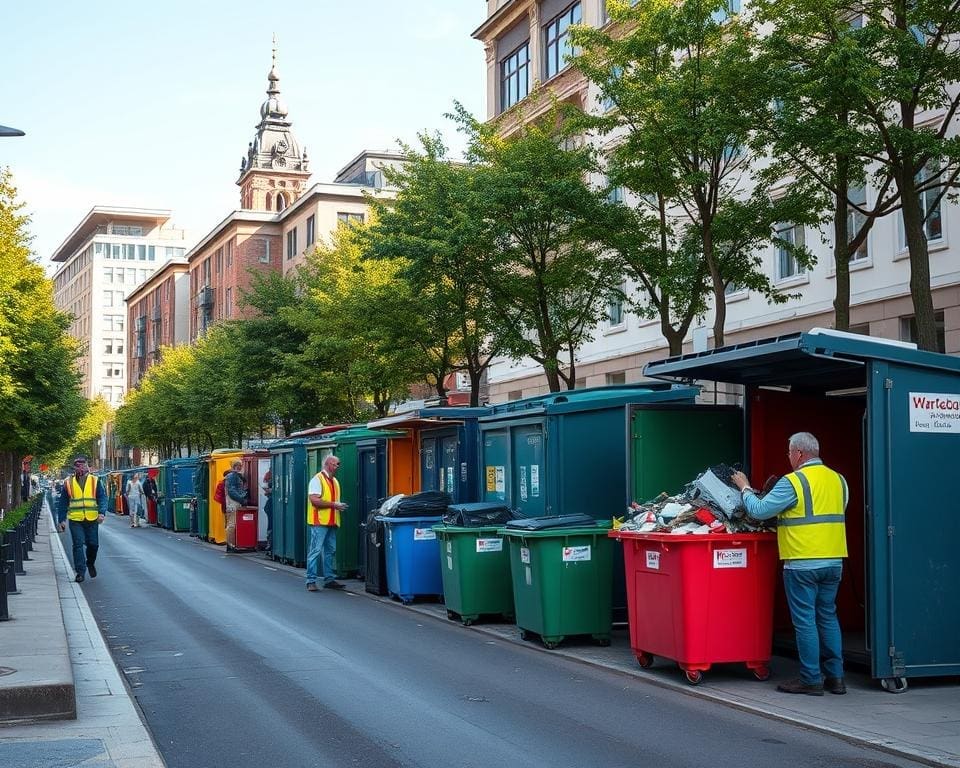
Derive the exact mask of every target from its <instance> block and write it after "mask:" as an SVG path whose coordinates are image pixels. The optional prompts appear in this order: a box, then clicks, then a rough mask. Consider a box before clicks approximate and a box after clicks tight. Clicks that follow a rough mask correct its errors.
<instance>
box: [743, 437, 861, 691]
mask: <svg viewBox="0 0 960 768" xmlns="http://www.w3.org/2000/svg"><path fill="white" fill-rule="evenodd" d="M787 457H788V459H789V461H790V466H791V468H792V469H793V472H791V473H789V474H787V475H784V476H783V477H782V478H780V480H778V481H777V483H776V485H774V486H773V488H772V489H771V490H770V492H769V493H767V494H765V495H764V496H763V498H760V497H759V496H758V495H757V493H756V491H754V490H753V488H751V487H750V481H749V480H747V477H746V475H744V474H743V473H742V472H736V473H734V475H733V477H732V480H733V482H734V484H735V485H736V486H737V487H738V488H739V489H740V490H741V492H742V494H743V504H744V507H745V508H746V510H747V514H748V515H749V516H750V517H752V518H755V519H757V520H766V519H769V518H771V517H777V518H778V521H777V546H778V547H779V550H780V559H781V560H783V561H784V565H783V586H784V590H785V591H786V595H787V604H788V606H789V607H790V616H791V618H792V619H793V627H794V631H795V632H796V636H797V654H798V655H799V657H800V677H799V678H798V679H796V680H790V681H788V682H785V683H780V684H779V685H778V686H777V690H778V691H783V692H784V693H802V694H807V695H809V696H823V692H824V689H826V690H828V691H830V693H837V694H844V693H846V692H847V686H846V684H845V683H844V680H843V647H842V643H841V636H840V622H839V620H838V619H837V605H836V603H837V590H838V588H839V586H840V577H841V575H842V573H843V558H845V557H846V556H847V537H846V528H845V514H844V513H845V511H846V508H847V501H848V498H849V492H848V489H847V481H846V480H844V478H843V476H842V475H840V474H838V473H837V472H834V471H833V470H832V469H830V468H829V467H827V466H826V465H825V464H824V463H823V462H822V461H821V460H820V443H819V441H818V440H817V438H816V437H814V436H813V435H811V434H810V433H809V432H798V433H797V434H795V435H792V436H791V437H790V441H789V443H788V446H787ZM821 662H822V664H823V672H824V673H825V674H821Z"/></svg>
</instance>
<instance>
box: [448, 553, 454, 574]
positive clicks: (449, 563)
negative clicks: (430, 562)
mask: <svg viewBox="0 0 960 768" xmlns="http://www.w3.org/2000/svg"><path fill="white" fill-rule="evenodd" d="M447 570H448V571H452V570H453V558H452V557H450V555H447Z"/></svg>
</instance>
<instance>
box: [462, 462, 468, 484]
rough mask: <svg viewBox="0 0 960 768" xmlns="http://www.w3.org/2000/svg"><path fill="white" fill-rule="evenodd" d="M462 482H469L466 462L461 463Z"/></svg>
mask: <svg viewBox="0 0 960 768" xmlns="http://www.w3.org/2000/svg"><path fill="white" fill-rule="evenodd" d="M460 482H461V483H465V482H467V462H465V461H461V462H460Z"/></svg>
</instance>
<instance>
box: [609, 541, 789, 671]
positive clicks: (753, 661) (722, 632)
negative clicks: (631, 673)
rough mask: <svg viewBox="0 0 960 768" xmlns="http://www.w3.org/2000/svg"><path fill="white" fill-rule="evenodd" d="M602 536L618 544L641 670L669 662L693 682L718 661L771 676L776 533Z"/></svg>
mask: <svg viewBox="0 0 960 768" xmlns="http://www.w3.org/2000/svg"><path fill="white" fill-rule="evenodd" d="M609 536H610V537H611V538H613V539H618V540H620V541H622V542H623V559H624V564H625V566H626V567H625V570H626V578H627V614H628V620H629V624H630V647H631V648H632V649H633V652H634V654H636V657H637V661H639V662H640V666H641V667H649V666H650V665H651V664H652V663H653V658H654V656H663V657H664V658H667V659H673V660H674V661H676V662H677V663H678V664H679V665H680V668H681V669H682V670H683V671H684V672H685V673H686V677H687V681H688V682H689V683H691V684H693V685H696V684H697V683H699V682H700V681H701V679H702V678H703V672H704V671H706V670H708V669H710V667H711V665H713V664H719V663H723V662H743V663H745V664H746V665H747V667H748V668H749V669H750V670H752V671H753V674H754V676H755V677H756V678H757V679H758V680H766V679H767V678H768V677H770V670H769V666H768V665H769V663H770V655H771V651H772V644H773V597H774V591H775V589H776V581H777V561H778V554H777V536H776V534H775V533H743V534H729V533H724V534H705V535H696V534H685V535H674V534H668V533H638V532H636V531H611V532H610V533H609Z"/></svg>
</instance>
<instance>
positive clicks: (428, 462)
mask: <svg viewBox="0 0 960 768" xmlns="http://www.w3.org/2000/svg"><path fill="white" fill-rule="evenodd" d="M423 466H424V468H425V469H433V448H427V449H426V450H425V451H424V452H423Z"/></svg>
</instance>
